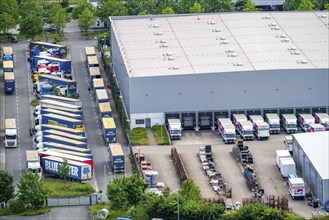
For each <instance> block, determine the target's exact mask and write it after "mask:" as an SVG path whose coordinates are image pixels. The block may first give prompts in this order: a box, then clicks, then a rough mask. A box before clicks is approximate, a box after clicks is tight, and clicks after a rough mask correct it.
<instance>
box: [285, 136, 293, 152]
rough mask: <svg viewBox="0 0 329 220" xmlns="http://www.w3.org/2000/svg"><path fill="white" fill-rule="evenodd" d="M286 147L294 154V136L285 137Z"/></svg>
mask: <svg viewBox="0 0 329 220" xmlns="http://www.w3.org/2000/svg"><path fill="white" fill-rule="evenodd" d="M283 143H284V145H285V146H286V149H287V150H288V151H289V152H290V154H292V146H293V145H292V136H291V135H288V136H285V137H284V141H283Z"/></svg>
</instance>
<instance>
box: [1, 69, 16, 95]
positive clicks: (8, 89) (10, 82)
mask: <svg viewBox="0 0 329 220" xmlns="http://www.w3.org/2000/svg"><path fill="white" fill-rule="evenodd" d="M4 80H5V83H4V84H5V93H13V92H15V74H14V73H13V72H4Z"/></svg>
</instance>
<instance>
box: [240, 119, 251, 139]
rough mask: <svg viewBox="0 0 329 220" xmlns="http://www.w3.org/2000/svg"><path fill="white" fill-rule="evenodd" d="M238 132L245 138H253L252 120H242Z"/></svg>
mask: <svg viewBox="0 0 329 220" xmlns="http://www.w3.org/2000/svg"><path fill="white" fill-rule="evenodd" d="M237 127H238V128H237V129H238V133H239V134H240V136H241V138H242V139H243V140H245V141H246V140H253V139H254V134H253V130H254V129H253V125H252V123H251V122H250V121H240V122H239V124H238V126H237Z"/></svg>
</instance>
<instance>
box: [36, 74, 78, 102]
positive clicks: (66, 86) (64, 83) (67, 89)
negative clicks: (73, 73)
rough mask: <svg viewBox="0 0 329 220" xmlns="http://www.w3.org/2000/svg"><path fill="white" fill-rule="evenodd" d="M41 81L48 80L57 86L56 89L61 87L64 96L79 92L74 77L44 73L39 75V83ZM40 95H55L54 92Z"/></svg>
mask: <svg viewBox="0 0 329 220" xmlns="http://www.w3.org/2000/svg"><path fill="white" fill-rule="evenodd" d="M40 82H47V83H48V84H50V85H51V86H53V87H55V90H56V88H58V89H60V90H61V92H60V93H61V94H62V95H64V96H67V95H68V94H72V93H76V92H77V81H75V80H72V79H65V78H60V77H57V76H52V75H46V74H43V75H40V76H39V83H40ZM37 84H38V83H37ZM40 95H41V96H42V95H53V94H40ZM40 98H41V97H40Z"/></svg>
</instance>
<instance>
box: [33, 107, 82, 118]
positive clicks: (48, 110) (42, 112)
mask: <svg viewBox="0 0 329 220" xmlns="http://www.w3.org/2000/svg"><path fill="white" fill-rule="evenodd" d="M45 114H56V115H60V116H64V117H68V118H74V119H78V120H82V115H79V114H72V113H69V112H64V111H60V110H56V109H51V108H41V109H39V110H36V111H34V113H33V115H34V117H37V116H38V115H45Z"/></svg>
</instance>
